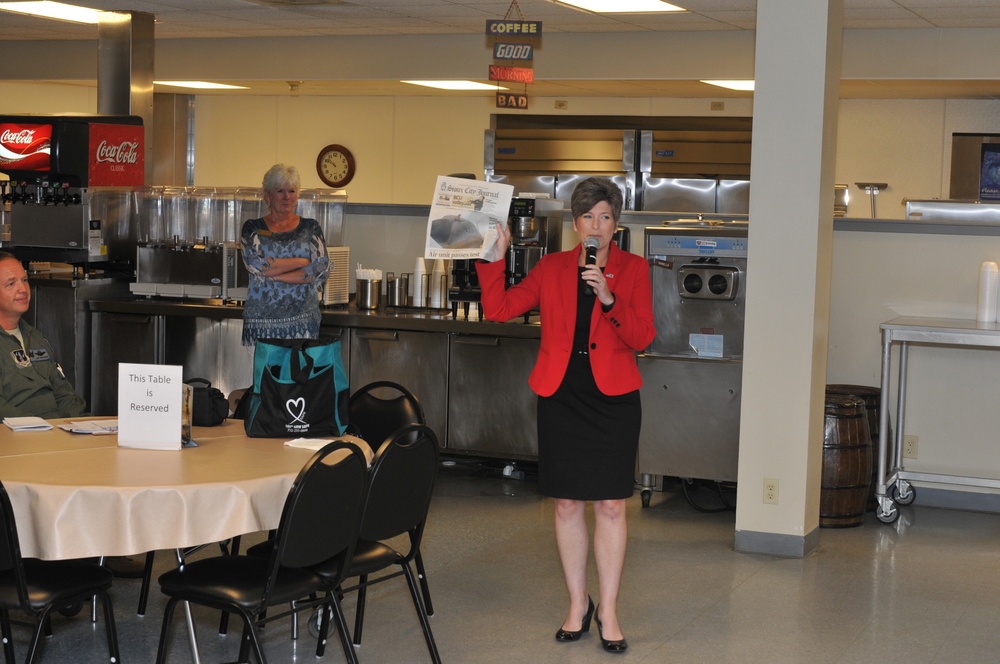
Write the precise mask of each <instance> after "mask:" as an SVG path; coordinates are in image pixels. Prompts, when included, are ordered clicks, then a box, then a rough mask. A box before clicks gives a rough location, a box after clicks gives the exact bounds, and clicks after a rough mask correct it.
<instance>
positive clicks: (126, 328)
mask: <svg viewBox="0 0 1000 664" xmlns="http://www.w3.org/2000/svg"><path fill="white" fill-rule="evenodd" d="M91 326H92V335H91V348H92V351H93V363H92V364H93V367H92V369H91V373H90V375H91V382H90V412H92V413H93V414H94V415H117V414H118V363H119V362H128V363H133V364H163V345H164V344H163V317H162V316H150V315H146V314H121V313H108V312H94V314H93V316H92V318H91Z"/></svg>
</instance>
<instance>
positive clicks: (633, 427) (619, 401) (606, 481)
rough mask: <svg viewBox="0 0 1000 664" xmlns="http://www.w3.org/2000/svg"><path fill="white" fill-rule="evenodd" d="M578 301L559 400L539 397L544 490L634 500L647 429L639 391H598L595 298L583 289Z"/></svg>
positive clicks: (562, 494)
mask: <svg viewBox="0 0 1000 664" xmlns="http://www.w3.org/2000/svg"><path fill="white" fill-rule="evenodd" d="M581 284H582V282H581ZM577 298H578V299H577V321H576V329H575V334H574V343H573V348H574V351H573V354H572V356H571V358H570V361H569V367H568V368H567V369H566V376H565V377H564V378H563V381H562V384H561V385H560V386H559V389H558V390H556V392H555V394H553V395H552V396H550V397H538V490H539V491H540V492H541V493H542V494H543V495H546V496H551V497H553V498H569V499H572V500H619V499H623V498H629V497H630V496H631V495H632V490H633V488H634V487H635V456H636V451H637V450H638V448H639V428H640V426H641V425H642V404H641V402H640V400H639V391H638V390H635V391H633V392H629V393H628V394H622V395H619V396H608V395H606V394H603V393H602V392H601V391H600V390H599V389H597V383H595V382H594V373H593V371H591V369H590V356H589V355H587V354H586V349H587V335H588V330H589V324H590V314H591V312H592V311H593V308H594V295H593V293H586V292H585V290H584V289H583V288H581V290H580V292H578V294H577Z"/></svg>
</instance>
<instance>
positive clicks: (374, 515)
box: [317, 424, 441, 664]
mask: <svg viewBox="0 0 1000 664" xmlns="http://www.w3.org/2000/svg"><path fill="white" fill-rule="evenodd" d="M438 454H439V452H438V439H437V436H435V435H434V432H433V431H431V430H430V428H428V427H427V426H425V425H422V424H408V425H406V426H404V427H401V428H399V429H397V430H396V431H395V432H394V433H393V434H392V435H391V436H390V437H389V438H388V439H387V440H386V441H385V442H384V443H382V445H381V446H380V447H379V448H378V451H377V452H376V453H375V460H374V462H373V463H372V469H371V472H370V474H369V481H368V492H367V495H366V498H365V507H364V516H362V519H361V530H360V534H359V539H358V543H357V547H356V548H355V551H354V557H353V560H352V561H351V564H350V566H349V568H348V571H347V576H348V577H355V576H356V577H358V585H356V586H352V587H350V588H343V589H342V590H341V592H343V593H347V592H350V591H352V590H355V589H356V590H357V591H358V602H357V613H356V616H355V621H354V644H355V645H361V632H362V628H363V625H364V614H365V600H366V595H367V589H368V586H371V585H374V584H376V583H381V582H382V581H387V580H389V579H392V578H395V577H397V576H401V575H402V576H404V577H405V578H406V585H407V588H408V589H409V591H410V597H411V598H412V599H413V606H414V608H415V609H416V611H417V618H418V619H419V620H420V628H421V629H422V630H423V633H424V640H425V641H426V642H427V649H428V651H430V655H431V661H433V662H435V663H436V664H439V663H440V661H441V658H440V656H439V655H438V651H437V645H436V644H435V643H434V635H433V634H432V633H431V626H430V621H429V620H428V618H427V615H428V614H427V611H426V609H425V606H424V604H423V602H422V601H421V596H420V592H419V590H418V587H417V581H416V578H415V577H414V574H413V570H412V569H411V568H410V563H411V562H413V561H414V559H415V558H416V557H417V556H418V555H419V554H420V542H421V540H422V538H423V534H424V525H425V524H426V522H427V512H428V510H429V508H430V502H431V493H432V491H433V488H434V480H435V478H436V477H437V469H438ZM401 535H407V536H408V537H409V547H408V549H407V550H406V552H405V553H403V552H400V551H398V550H396V549H395V548H393V547H392V546H390V545H389V544H387V543H386V542H385V540H390V539H392V538H394V537H398V536H401ZM392 567H398V568H399V569H398V570H397V571H395V572H392V573H390V574H383V575H380V576H377V577H375V578H371V576H370V575H372V574H376V573H378V572H382V571H383V570H387V569H389V568H392ZM317 571H318V572H319V574H320V576H322V577H323V578H324V581H325V582H326V584H325V586H324V588H325V589H327V590H328V591H330V592H335V591H336V587H337V586H339V585H340V584H341V581H342V577H340V576H338V575H337V574H336V573H329V574H328V573H327V572H326V571H325V570H324V569H322V568H320V569H318V570H317Z"/></svg>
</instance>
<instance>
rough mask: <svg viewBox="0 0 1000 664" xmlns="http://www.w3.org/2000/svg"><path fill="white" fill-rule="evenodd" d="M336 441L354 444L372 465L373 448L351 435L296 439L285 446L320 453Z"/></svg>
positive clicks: (287, 441)
mask: <svg viewBox="0 0 1000 664" xmlns="http://www.w3.org/2000/svg"><path fill="white" fill-rule="evenodd" d="M336 441H340V442H342V443H352V444H353V445H355V446H356V447H357V448H358V449H360V450H361V451H362V452H363V453H364V455H365V458H366V459H368V463H369V464H371V462H372V459H373V458H374V453H373V452H372V448H371V447H369V445H368V443H367V442H365V440H364V439H363V438H358V437H357V436H351V435H349V434H345V435H343V436H339V437H337V438H331V439H322V438H295V439H294V440H286V441H285V446H286V447H299V448H301V449H304V450H312V451H313V452H318V451H319V450H321V449H323V447H324V446H325V445H327V444H329V443H333V442H336Z"/></svg>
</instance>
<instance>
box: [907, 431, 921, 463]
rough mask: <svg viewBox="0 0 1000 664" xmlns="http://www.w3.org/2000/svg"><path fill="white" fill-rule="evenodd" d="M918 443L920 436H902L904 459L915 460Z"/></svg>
mask: <svg viewBox="0 0 1000 664" xmlns="http://www.w3.org/2000/svg"><path fill="white" fill-rule="evenodd" d="M919 442H920V436H903V458H904V459H916V458H917V443H919Z"/></svg>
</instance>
